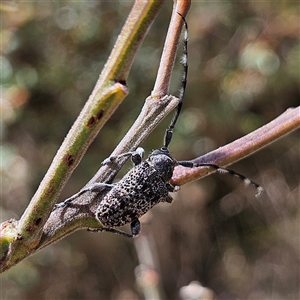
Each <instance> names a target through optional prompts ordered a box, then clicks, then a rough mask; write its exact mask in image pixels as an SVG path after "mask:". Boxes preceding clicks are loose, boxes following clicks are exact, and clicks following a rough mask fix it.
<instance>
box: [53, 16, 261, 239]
mask: <svg viewBox="0 0 300 300" xmlns="http://www.w3.org/2000/svg"><path fill="white" fill-rule="evenodd" d="M178 14H179V13H178ZM179 15H180V16H181V18H182V19H183V22H184V26H185V31H184V40H183V55H182V59H181V64H182V65H183V77H182V85H181V89H180V92H179V97H178V98H179V103H178V106H177V111H176V113H175V115H174V117H173V119H172V121H171V123H170V125H169V127H168V128H167V130H166V133H165V138H164V145H163V147H162V148H160V149H157V150H154V151H153V152H152V153H151V154H150V155H149V157H148V158H147V159H146V160H144V161H143V160H142V157H143V154H144V149H143V148H141V147H139V148H137V149H136V151H133V152H126V153H123V154H121V155H119V156H111V157H109V158H107V159H105V160H104V161H103V162H102V164H107V165H109V164H111V163H114V162H116V161H117V160H118V159H119V158H120V157H131V161H132V163H133V165H134V166H133V168H132V169H131V170H130V171H129V172H128V173H127V174H126V175H125V176H124V177H123V178H122V179H121V180H120V181H119V182H117V183H116V184H107V183H96V184H94V185H93V186H91V187H89V188H86V189H83V190H81V191H80V192H79V193H77V194H76V195H74V196H72V197H71V198H69V199H67V200H65V201H64V202H62V203H60V204H57V205H56V207H61V206H64V205H66V204H68V203H69V202H71V201H72V200H73V199H74V198H75V197H76V196H78V194H82V193H84V192H86V191H94V192H97V191H98V192H99V191H100V190H103V189H104V188H110V191H109V192H108V193H107V194H106V195H105V196H104V198H103V200H102V201H101V202H100V203H99V206H98V208H97V211H96V219H97V220H98V221H99V222H100V223H101V224H102V225H103V228H101V229H100V230H101V231H110V232H113V233H117V234H121V235H124V236H127V237H134V236H137V235H138V234H139V232H140V227H141V226H140V221H139V217H141V216H142V215H144V214H145V213H146V212H147V211H148V210H150V209H151V208H152V207H153V206H154V205H156V204H158V203H159V202H168V203H171V202H172V200H173V199H172V197H171V196H170V194H169V192H176V191H178V189H179V186H173V185H171V184H170V180H171V178H172V175H173V171H174V168H175V166H178V165H181V166H184V167H187V168H196V167H209V168H214V169H215V170H217V171H219V172H221V173H228V174H230V175H233V176H235V177H237V178H239V179H240V180H242V181H244V183H245V184H246V185H253V186H254V187H255V188H256V190H257V195H260V194H261V193H262V191H263V189H262V187H261V186H259V185H258V184H256V183H255V182H253V181H252V180H250V179H248V178H246V177H245V176H243V175H241V174H238V173H236V172H235V171H232V170H229V169H226V168H222V167H220V166H218V165H215V164H210V163H203V164H196V163H193V162H191V161H177V160H176V159H174V158H173V157H172V155H171V154H170V152H169V149H168V147H169V144H170V142H171V140H172V135H173V129H174V127H175V124H176V121H177V119H178V117H179V114H180V111H181V107H182V102H183V96H184V93H185V88H186V82H187V73H188V63H187V58H188V51H187V42H188V38H187V34H188V26H187V22H186V20H185V18H184V17H183V16H182V15H181V14H179ZM128 223H130V224H131V233H126V232H124V231H121V230H119V229H116V227H120V226H123V225H125V224H128ZM96 231H98V230H96Z"/></svg>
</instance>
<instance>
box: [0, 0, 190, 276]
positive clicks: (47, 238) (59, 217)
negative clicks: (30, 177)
mask: <svg viewBox="0 0 300 300" xmlns="http://www.w3.org/2000/svg"><path fill="white" fill-rule="evenodd" d="M142 2H143V1H142ZM158 2H159V1H158ZM158 2H156V3H158ZM139 3H140V4H139ZM150 3H153V1H148V2H145V5H144V6H146V7H147V9H148V13H149V6H151V5H150ZM178 3H179V4H178V5H179V8H180V12H181V13H183V14H184V13H185V12H186V11H187V8H188V7H189V6H190V1H189V0H186V1H180V2H178ZM176 5H177V4H175V6H176ZM185 7H186V8H185ZM135 8H136V9H137V8H138V9H142V8H143V5H142V4H141V2H140V1H137V2H136V5H135ZM144 8H145V7H144ZM156 9H157V7H156ZM152 10H153V7H152ZM139 12H140V13H139V14H135V13H134V8H133V10H132V12H131V15H130V16H129V18H128V21H127V23H126V25H128V26H129V29H130V28H131V29H132V26H133V23H132V21H133V20H136V21H138V16H139V17H143V18H145V19H148V22H146V23H145V22H144V23H143V22H142V23H139V22H138V24H136V26H142V25H143V26H144V27H145V26H146V25H147V26H149V25H150V23H149V19H151V18H154V16H155V13H156V11H155V10H154V11H151V14H150V15H151V17H149V16H148V15H145V10H142V11H139ZM174 12H176V16H177V18H178V19H181V18H180V17H179V16H178V14H177V9H174V10H173V13H174ZM181 23H182V22H177V23H176V24H177V27H173V28H171V29H170V30H169V34H171V33H174V32H177V34H175V36H177V37H178V38H179V35H180V31H181V25H182V24H181ZM126 25H125V27H126ZM130 26H131V27H130ZM143 26H142V27H143ZM144 27H143V30H142V32H144V31H146V28H144ZM138 28H140V27H138ZM127 29H128V28H127ZM131 38H132V39H134V40H136V39H141V36H135V35H134V36H132V35H131ZM129 39H130V37H129ZM167 39H168V37H167ZM119 40H122V37H120V39H118V41H119ZM139 42H141V41H139ZM173 42H176V43H177V41H174V40H173ZM133 49H134V50H135V51H136V49H137V47H134V46H133ZM119 50H120V49H119ZM114 51H117V52H118V50H116V47H115V48H114ZM165 51H170V50H168V49H164V52H165ZM170 54H171V56H173V60H175V56H176V47H175V48H173V49H172V51H171V53H170ZM120 55H121V58H122V59H123V60H125V65H126V66H125V67H124V68H125V69H122V68H121V69H120V68H119V69H118V66H117V69H115V70H113V69H112V70H111V71H110V72H109V71H108V70H106V71H103V72H102V73H101V76H104V75H105V76H104V77H107V78H109V77H111V76H116V73H115V72H117V71H119V72H120V74H123V75H122V76H121V78H123V76H126V75H127V74H126V72H127V71H126V70H127V69H126V68H128V67H130V65H131V63H129V62H128V61H126V59H127V58H126V57H125V58H124V55H125V54H124V52H122V51H121V53H120ZM127 56H128V54H127ZM123 60H122V62H124V61H123ZM109 61H110V60H109ZM115 63H116V62H115ZM109 65H110V64H109V63H108V64H106V66H105V69H106V68H109V67H108V66H109ZM113 65H115V64H113ZM103 74H104V75H103ZM159 74H160V73H159ZM101 76H100V78H99V81H98V82H97V84H96V87H95V90H94V91H93V93H92V95H91V97H90V99H93V98H95V97H98V96H99V95H98V92H97V90H99V82H103V80H102V79H101ZM158 76H159V75H158ZM164 76H166V77H168V76H171V70H169V72H167V73H164ZM116 78H117V79H119V77H118V76H116ZM114 81H116V79H115V80H114ZM121 81H123V80H121ZM164 81H165V82H169V79H168V80H164ZM103 83H104V82H103ZM115 84H120V83H115ZM166 88H167V89H166ZM164 89H165V90H168V87H166V86H164ZM89 101H90V100H89ZM177 103H178V100H177V98H175V97H173V96H167V95H166V94H161V95H160V97H157V96H150V97H148V98H147V99H146V102H145V105H144V108H143V109H142V112H141V115H140V116H139V118H138V119H137V121H136V122H135V124H134V126H133V128H132V129H131V130H130V131H129V132H128V134H127V135H126V136H125V137H124V139H123V140H122V142H121V143H120V144H119V145H118V147H117V148H116V150H115V151H114V152H113V155H117V154H120V153H123V152H124V151H128V150H132V149H135V148H136V147H137V146H138V145H139V144H140V143H141V142H142V141H143V139H145V138H146V136H147V135H148V134H149V133H150V132H151V131H152V130H153V129H154V128H155V127H156V125H157V124H158V123H159V122H160V121H161V120H162V119H163V118H164V117H165V116H166V115H167V114H168V113H169V112H170V111H171V110H172V109H173V108H174V107H176V106H177ZM84 110H85V111H87V112H88V111H89V110H88V109H84ZM72 129H73V131H74V127H73V128H72ZM70 142H71V144H74V141H70ZM72 142H73V143H72ZM77 148H78V147H77ZM85 149H86V147H85V148H84V150H83V152H82V153H84V152H85ZM57 156H58V157H59V159H62V157H61V156H60V155H57ZM120 167H121V166H119V168H120ZM119 168H118V169H119ZM118 169H111V168H108V167H102V168H100V170H99V171H98V172H97V174H96V175H95V176H94V177H93V178H92V180H91V181H90V182H89V183H88V184H87V186H88V185H89V184H91V183H93V182H96V181H102V182H107V181H110V180H111V179H112V178H113V177H114V176H115V174H116V173H117V171H118ZM69 172H71V171H69ZM69 175H70V173H69V174H68V176H69ZM66 178H67V177H66ZM63 183H64V182H62V183H61V186H60V188H59V190H60V189H61V188H62V185H63ZM48 190H49V189H48ZM57 192H58V190H57ZM103 194H104V193H102V195H97V199H93V195H91V194H90V193H85V194H84V195H81V196H80V197H78V198H77V199H75V201H74V202H72V205H70V206H68V207H62V208H58V209H56V210H54V211H53V212H52V213H51V215H50V216H49V219H48V218H47V213H45V214H41V210H39V214H38V215H42V216H43V219H40V218H32V216H30V218H28V217H27V220H25V221H24V218H23V221H21V223H22V224H24V225H26V224H28V223H30V222H33V226H32V227H26V226H25V227H24V226H23V227H22V228H25V229H27V230H28V229H30V231H28V232H30V233H32V232H33V231H37V229H38V228H39V227H40V226H42V225H43V224H44V221H45V219H46V220H47V222H46V224H45V226H44V227H43V228H42V231H41V237H40V239H37V235H35V236H34V238H33V241H34V242H30V241H29V239H32V237H30V235H29V236H26V239H25V240H24V239H23V235H21V236H19V234H18V233H19V231H18V230H16V228H17V227H19V224H18V222H16V221H12V222H5V224H4V225H5V226H4V228H5V232H4V231H2V233H3V232H4V233H6V236H4V239H2V240H0V242H1V241H3V243H2V245H5V249H4V250H3V251H2V263H1V270H2V271H4V270H6V269H8V268H9V267H11V266H13V265H14V264H16V263H17V262H19V261H21V260H22V259H24V258H25V257H27V256H29V255H31V254H33V253H35V252H36V251H38V250H40V249H42V248H43V247H45V246H47V245H49V244H52V243H54V242H55V241H57V240H59V239H61V238H63V237H65V236H66V235H68V234H70V233H71V232H74V231H75V230H78V229H83V228H98V229H101V225H100V223H99V222H97V221H96V219H95V217H94V214H95V210H96V206H97V204H98V203H99V201H100V199H101V197H103ZM48 196H49V195H48ZM55 199H56V196H53V198H51V199H50V201H51V202H50V204H47V205H46V208H47V207H49V205H53V203H54V202H53V201H55ZM40 201H41V199H40V200H39V204H41V202H40ZM37 208H39V205H38V203H35V202H32V203H31V210H30V211H33V210H34V209H37ZM25 216H27V213H26V214H25ZM25 219H26V218H25ZM37 220H38V221H37ZM7 233H9V235H8V234H7ZM11 233H13V237H11ZM1 238H2V237H1ZM36 241H38V244H37V243H36ZM7 245H9V246H8V247H7ZM6 249H8V250H6Z"/></svg>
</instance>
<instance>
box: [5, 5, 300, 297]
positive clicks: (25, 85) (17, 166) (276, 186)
mask: <svg viewBox="0 0 300 300" xmlns="http://www.w3.org/2000/svg"><path fill="white" fill-rule="evenodd" d="M172 4H173V3H172V2H171V1H166V3H165V4H164V6H163V7H162V10H161V12H160V13H159V15H158V17H157V19H156V20H155V21H154V23H153V25H152V27H151V29H150V30H149V32H148V35H147V36H146V39H145V41H144V43H143V45H142V47H141V49H140V50H139V52H138V54H137V57H136V59H135V62H134V64H133V67H132V71H131V73H130V76H129V78H128V86H129V88H130V95H129V96H127V98H126V99H125V101H124V102H123V103H122V105H121V106H120V107H119V108H118V110H117V111H116V113H115V114H114V115H113V116H112V118H111V119H110V121H109V122H108V123H107V124H106V125H105V127H104V128H103V129H102V130H101V132H100V134H99V136H98V137H97V139H96V140H95V142H94V143H93V144H92V146H91V147H90V148H89V150H88V152H87V154H86V156H85V158H84V159H83V160H82V162H81V163H80V165H79V166H78V168H77V169H76V171H75V172H74V174H73V175H72V177H71V179H70V181H69V183H68V184H67V186H66V187H65V189H64V191H63V194H62V196H61V200H63V199H64V198H67V197H69V196H70V195H72V194H74V193H75V192H77V191H78V190H79V189H80V188H81V187H82V186H83V185H84V184H85V183H86V182H87V181H88V180H89V179H90V178H91V177H92V176H93V174H94V173H95V172H96V170H97V169H98V167H99V166H100V163H101V161H102V160H103V159H104V158H106V157H108V156H109V155H110V153H111V151H112V150H113V149H114V147H115V146H116V145H117V143H118V142H119V141H120V139H121V138H122V137H123V135H124V134H125V133H126V132H127V130H128V129H129V128H130V126H131V124H132V123H133V121H134V120H135V118H136V117H137V115H138V114H139V111H140V109H141V107H142V105H143V102H144V99H145V98H146V97H147V96H148V95H149V94H150V92H151V90H152V88H153V84H154V80H155V76H156V72H157V68H158V64H159V59H160V55H161V51H162V47H163V43H164V39H165V35H166V32H167V28H168V23H169V19H170V16H171V11H172ZM131 6H132V1H113V2H104V1H93V2H89V1H87V2H72V1H55V2H53V1H48V2H47V1H41V2H38V1H37V2H20V3H18V2H9V1H8V2H3V4H1V8H2V10H1V53H0V61H1V74H0V80H1V111H2V116H1V138H2V144H1V162H2V164H1V182H2V186H1V188H2V191H1V221H5V220H7V219H10V218H16V219H19V218H20V216H21V215H22V213H23V211H24V209H25V208H26V206H27V205H28V203H29V201H30V198H31V197H32V195H33V194H34V192H35V190H36V188H37V187H38V185H39V182H40V181H41V179H42V178H43V176H44V174H45V173H46V170H47V168H48V167H49V165H50V163H51V161H52V159H53V157H54V155H55V153H56V151H57V149H58V148H59V145H60V144H61V142H62V141H63V139H64V137H65V135H66V134H67V132H68V131H69V129H70V127H71V125H72V123H73V122H74V120H75V119H76V116H77V115H78V113H79V112H80V110H81V108H82V107H83V105H84V103H85V101H86V100H87V98H88V96H89V94H90V92H91V91H92V89H93V87H94V84H95V82H96V80H97V79H98V76H99V74H100V72H101V69H102V67H103V65H104V63H105V61H106V59H107V57H108V55H109V53H110V51H111V49H112V47H113V45H114V42H115V40H116V38H117V35H118V34H119V32H120V30H121V28H122V26H123V24H124V22H125V20H126V17H127V15H128V13H129V11H130V9H131ZM187 21H188V25H189V44H188V48H189V74H188V84H187V91H186V96H185V99H184V107H183V112H182V114H181V116H180V118H179V121H178V123H177V126H176V128H175V133H174V139H173V141H172V143H171V145H170V150H171V152H172V153H173V155H174V157H175V158H176V159H178V160H180V159H192V158H195V157H198V156H200V155H202V154H204V153H207V152H208V151H211V150H213V149H215V148H217V147H220V146H222V145H225V144H227V143H229V142H231V141H233V140H235V139H237V138H239V137H241V136H243V135H245V134H247V133H249V132H251V131H253V130H255V129H257V128H259V127H260V126H262V125H264V124H266V123H267V122H269V121H271V120H272V119H274V118H276V117H277V116H278V115H280V114H281V113H283V112H284V111H285V110H286V109H288V108H289V107H295V106H298V105H299V102H300V101H299V69H300V67H299V60H300V58H299V57H300V55H299V54H300V43H299V3H297V1H294V2H292V1H277V2H272V1H269V2H268V1H242V2H236V1H211V2H207V1H197V2H196V1H195V2H194V3H193V4H192V7H191V9H190V12H189V14H188V17H187ZM180 50H181V49H180ZM179 59H180V52H179ZM179 59H178V61H177V63H176V67H175V70H174V75H173V80H172V89H171V93H172V94H175V95H176V94H177V92H178V89H179V87H180V80H181V73H182V67H181V65H180V64H179ZM169 122H170V117H169V118H167V119H166V120H164V122H162V123H161V124H160V125H159V127H158V128H157V129H156V130H155V132H153V133H152V134H151V135H150V136H149V138H148V139H147V141H145V143H144V144H143V145H142V146H143V147H144V148H145V150H146V153H149V152H150V151H151V150H152V149H156V148H158V147H160V146H161V145H162V139H163V135H164V131H165V128H166V126H167V125H168V123H169ZM129 167H130V164H128V165H127V166H126V167H124V168H123V170H122V171H121V172H120V173H119V176H118V177H119V178H120V177H121V176H122V175H123V174H124V173H126V172H127V170H128V168H129ZM231 168H232V169H234V170H235V171H237V172H239V173H242V174H244V175H245V176H247V177H250V178H251V179H253V180H255V181H256V182H258V183H260V184H261V185H262V186H263V187H264V188H265V190H266V192H265V194H264V195H263V196H262V197H260V198H255V197H254V191H253V189H251V188H249V189H248V188H244V187H243V185H242V184H241V183H240V182H238V181H236V180H234V179H232V178H229V177H226V176H222V175H217V174H214V175H212V176H209V177H207V178H205V179H203V180H201V181H197V182H193V183H190V184H188V185H185V186H183V187H182V188H181V190H180V191H179V192H178V193H176V194H175V195H174V202H173V203H172V205H170V204H160V205H158V206H157V207H155V208H154V209H153V210H151V212H150V213H149V214H147V215H146V216H145V217H143V218H142V222H143V229H142V234H141V235H140V236H139V237H138V238H136V239H135V240H133V239H127V238H125V237H121V236H118V235H114V234H110V233H99V234H92V233H89V232H87V231H78V232H76V233H74V234H72V235H70V236H68V237H67V238H65V239H63V240H62V241H59V242H58V243H56V244H54V245H52V246H50V247H47V248H46V249H43V250H42V251H40V252H39V253H37V254H36V255H34V256H32V257H30V258H28V259H26V260H24V261H22V262H21V263H19V264H18V265H17V266H15V267H13V268H12V269H10V270H9V271H7V272H5V273H4V274H2V275H1V281H0V283H1V285H0V288H1V294H0V295H1V299H144V298H146V299H151V298H152V299H158V298H159V297H160V298H161V299H191V295H193V296H194V298H193V299H210V298H211V293H212V292H213V293H214V296H215V297H216V298H217V299H298V297H299V269H300V267H299V131H298V132H294V133H293V134H290V135H288V136H286V137H284V138H282V139H281V140H279V141H277V142H276V143H274V144H272V145H270V146H268V147H267V148H266V149H264V150H262V151H260V152H258V153H256V154H254V155H252V156H251V157H249V158H247V159H245V160H243V161H240V162H239V163H236V164H235V165H233V166H231ZM201 285H202V286H204V287H206V288H208V289H209V290H208V289H207V290H203V288H201ZM201 291H202V292H203V291H205V292H208V295H206V296H205V297H204V296H203V293H202V292H201ZM201 293H202V294H201ZM200 294H201V295H202V296H201V295H200ZM189 297H190V298H189ZM201 297H202V298H201Z"/></svg>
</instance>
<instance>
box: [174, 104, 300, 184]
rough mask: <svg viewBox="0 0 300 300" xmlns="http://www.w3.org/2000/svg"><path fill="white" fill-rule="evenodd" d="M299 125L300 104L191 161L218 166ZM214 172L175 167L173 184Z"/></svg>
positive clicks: (246, 153)
mask: <svg viewBox="0 0 300 300" xmlns="http://www.w3.org/2000/svg"><path fill="white" fill-rule="evenodd" d="M299 127H300V107H296V108H289V109H288V110H287V111H285V112H284V113H283V114H281V115H280V116H278V117H277V118H276V119H274V120H273V121H271V122H270V123H268V124H266V125H264V126H262V127H260V128H259V129H257V130H255V131H253V132H251V133H249V134H248V135H246V136H244V137H242V138H240V139H238V140H236V141H234V142H232V143H230V144H227V145H226V146H224V147H220V148H218V149H216V150H214V151H212V152H209V153H207V154H205V155H203V156H201V157H198V158H196V159H194V160H193V162H195V163H213V164H217V165H218V166H221V167H226V166H228V165H231V164H233V163H235V162H237V161H239V160H241V159H243V158H245V157H247V156H249V155H251V154H253V153H255V152H256V151H259V150H261V149H262V148H264V147H266V146H268V145H270V144H271V143H273V142H274V141H276V140H277V139H279V138H282V137H284V136H285V135H286V134H288V133H291V132H293V131H294V130H296V129H297V128H299ZM214 171H215V170H212V169H209V168H203V167H200V168H194V169H190V168H184V167H181V166H178V167H176V168H175V170H174V173H173V178H172V183H173V184H176V185H183V184H186V183H188V182H191V181H194V180H198V179H200V178H203V177H205V176H207V175H209V174H211V173H213V172H214Z"/></svg>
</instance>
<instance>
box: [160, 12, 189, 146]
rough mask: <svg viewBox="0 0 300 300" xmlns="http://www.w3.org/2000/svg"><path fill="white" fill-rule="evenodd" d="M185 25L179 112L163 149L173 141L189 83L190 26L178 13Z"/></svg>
mask: <svg viewBox="0 0 300 300" xmlns="http://www.w3.org/2000/svg"><path fill="white" fill-rule="evenodd" d="M177 13H178V14H179V15H180V16H181V18H182V20H183V23H184V27H185V31H184V38H183V54H182V57H181V64H182V66H183V75H182V80H181V88H180V91H179V97H178V99H179V102H178V105H177V111H176V113H175V115H174V117H173V119H172V121H171V123H170V125H169V127H168V129H167V130H166V135H165V141H164V147H163V148H166V149H167V148H168V146H169V144H170V142H171V140H172V136H173V129H174V127H175V124H176V122H177V119H178V117H179V115H180V111H181V107H182V102H183V97H184V93H185V87H186V82H187V74H188V49H187V43H188V24H187V21H186V19H185V18H184V16H183V15H182V14H180V13H179V12H177Z"/></svg>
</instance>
